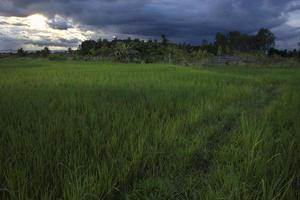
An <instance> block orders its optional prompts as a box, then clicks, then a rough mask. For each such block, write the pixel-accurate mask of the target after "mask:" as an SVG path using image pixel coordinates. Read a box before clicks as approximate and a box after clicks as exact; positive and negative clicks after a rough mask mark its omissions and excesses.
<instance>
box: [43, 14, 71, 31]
mask: <svg viewBox="0 0 300 200" xmlns="http://www.w3.org/2000/svg"><path fill="white" fill-rule="evenodd" d="M48 25H49V26H50V27H51V28H53V29H59V30H67V29H69V28H73V26H72V24H71V23H70V22H68V21H67V20H66V19H64V18H62V17H59V16H55V17H54V18H52V19H50V20H49V21H48Z"/></svg>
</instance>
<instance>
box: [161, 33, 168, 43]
mask: <svg viewBox="0 0 300 200" xmlns="http://www.w3.org/2000/svg"><path fill="white" fill-rule="evenodd" d="M161 42H162V44H163V45H167V44H168V43H169V40H168V39H167V36H166V35H165V34H161Z"/></svg>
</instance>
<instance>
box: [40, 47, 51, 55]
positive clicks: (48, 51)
mask: <svg viewBox="0 0 300 200" xmlns="http://www.w3.org/2000/svg"><path fill="white" fill-rule="evenodd" d="M41 54H42V56H44V57H47V56H49V55H50V54H51V51H50V49H49V48H48V47H45V48H44V49H43V50H41Z"/></svg>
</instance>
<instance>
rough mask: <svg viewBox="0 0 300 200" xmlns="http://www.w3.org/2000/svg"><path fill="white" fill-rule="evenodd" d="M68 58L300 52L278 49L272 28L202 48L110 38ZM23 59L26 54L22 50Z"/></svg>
mask: <svg viewBox="0 0 300 200" xmlns="http://www.w3.org/2000/svg"><path fill="white" fill-rule="evenodd" d="M50 53H51V51H50V50H49V48H47V47H45V48H44V49H43V50H40V51H37V52H35V54H36V55H38V56H44V57H47V56H49V55H50ZM65 53H66V54H68V55H72V56H76V57H79V59H80V58H83V59H88V58H100V59H112V60H116V61H119V62H145V63H153V62H168V63H185V62H189V63H191V62H197V61H199V60H201V59H203V58H209V57H214V56H228V55H229V56H232V55H236V54H240V53H246V54H251V53H252V54H255V53H260V54H263V55H269V56H280V57H289V58H290V57H297V58H300V51H298V50H296V49H294V50H292V51H291V50H278V49H276V48H275V35H274V33H272V32H271V31H270V30H269V29H266V28H261V29H260V30H258V31H257V33H256V34H254V35H249V34H244V33H241V32H239V31H231V32H228V33H226V34H224V33H217V34H216V35H215V39H214V41H212V42H208V41H207V40H203V41H202V44H201V45H190V44H177V43H172V42H170V41H169V40H168V38H167V36H166V35H164V34H162V35H161V38H160V40H151V39H149V40H140V39H132V38H127V39H117V38H115V39H113V40H111V41H109V40H107V39H101V38H100V39H98V40H97V41H96V40H86V41H83V42H82V43H81V44H80V45H79V47H78V49H77V50H72V49H70V48H69V49H68V51H66V52H65ZM17 54H18V55H20V56H25V55H26V52H25V51H24V50H23V49H19V50H18V52H17Z"/></svg>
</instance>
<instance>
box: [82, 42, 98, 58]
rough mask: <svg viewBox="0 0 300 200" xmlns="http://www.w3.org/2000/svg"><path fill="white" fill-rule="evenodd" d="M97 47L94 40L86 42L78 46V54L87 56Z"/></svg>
mask: <svg viewBox="0 0 300 200" xmlns="http://www.w3.org/2000/svg"><path fill="white" fill-rule="evenodd" d="M96 46H97V42H96V41H94V40H86V41H83V42H82V43H81V45H80V46H79V51H80V54H82V55H88V54H89V53H90V51H91V49H95V48H96Z"/></svg>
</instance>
